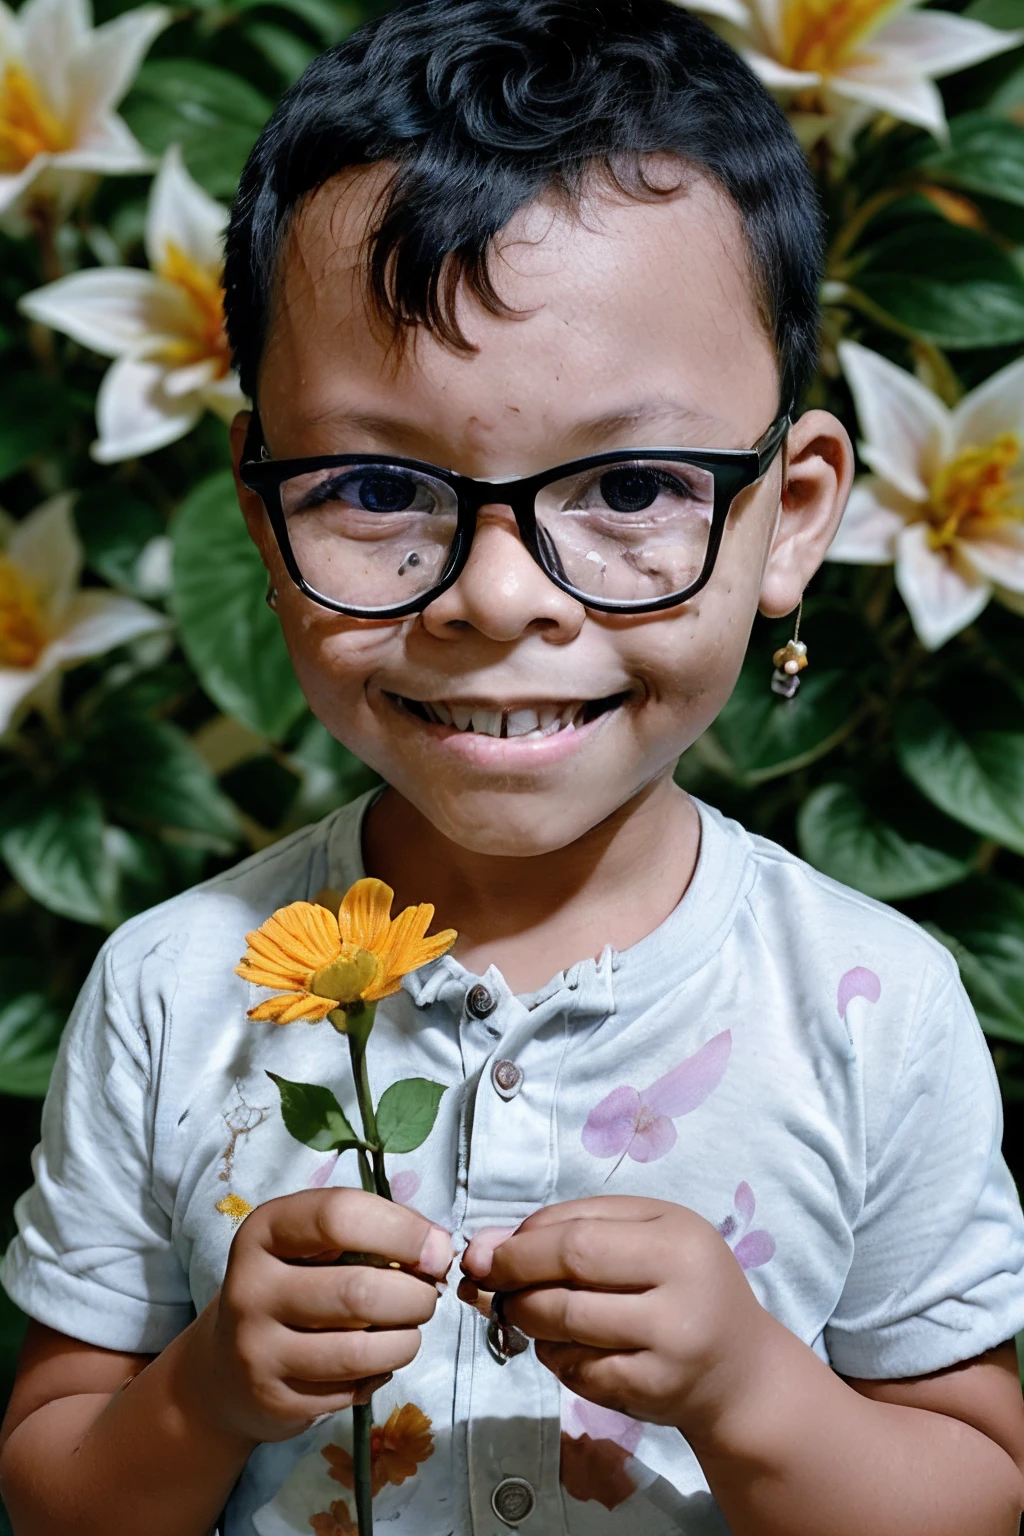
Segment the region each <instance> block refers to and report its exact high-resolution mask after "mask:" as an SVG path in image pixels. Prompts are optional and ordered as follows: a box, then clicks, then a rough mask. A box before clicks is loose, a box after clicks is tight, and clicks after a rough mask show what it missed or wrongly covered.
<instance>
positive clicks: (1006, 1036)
mask: <svg viewBox="0 0 1024 1536" xmlns="http://www.w3.org/2000/svg"><path fill="white" fill-rule="evenodd" d="M928 912H929V914H930V918H929V920H928V921H926V922H925V927H926V928H928V929H930V931H931V932H932V933H933V934H934V935H935V937H936V938H938V939H941V940H942V942H943V943H944V944H945V945H946V947H947V948H948V949H950V950H951V951H952V953H953V954H954V955H955V956H956V960H957V964H958V965H959V967H960V974H961V976H962V978H963V983H964V986H965V987H966V988H967V991H968V992H969V993H970V997H971V1002H972V1003H973V1004H974V1007H975V1009H976V1011H977V1014H978V1018H979V1020H980V1021H981V1025H982V1028H983V1029H984V1030H985V1033H986V1034H989V1035H994V1036H996V1037H997V1038H998V1039H1002V1040H1016V1041H1018V1042H1020V1043H1024V891H1022V890H1020V888H1019V887H1018V886H1015V885H1011V884H1010V883H1009V882H1008V881H1006V880H996V879H993V878H992V877H991V876H985V875H978V876H976V877H974V878H973V879H971V880H969V881H967V882H966V883H965V884H964V885H962V886H957V888H956V890H955V891H947V892H944V893H943V895H942V896H941V897H937V898H936V899H935V900H934V901H932V902H929V905H928Z"/></svg>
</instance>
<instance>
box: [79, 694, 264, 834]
mask: <svg viewBox="0 0 1024 1536" xmlns="http://www.w3.org/2000/svg"><path fill="white" fill-rule="evenodd" d="M83 766H84V768H85V771H86V772H91V774H92V776H93V780H94V783H95V786H96V789H97V791H98V792H99V794H100V795H101V796H102V798H103V800H104V802H105V803H106V805H107V806H108V807H109V809H110V810H111V811H112V812H113V813H114V815H116V816H117V817H122V816H124V817H127V818H128V819H129V820H130V821H135V822H138V823H140V824H141V825H142V826H144V827H149V828H155V827H178V828H181V829H182V830H183V831H187V832H198V833H202V834H204V835H205V836H206V837H207V838H209V839H211V840H212V842H213V843H214V845H215V846H216V847H218V848H219V849H221V850H222V851H224V852H229V851H230V850H231V848H232V847H233V846H234V845H235V844H236V843H237V841H238V835H239V828H238V818H237V816H236V814H235V810H234V807H233V806H232V804H231V801H230V800H229V799H228V798H227V796H226V795H223V794H221V792H220V790H219V789H218V788H217V782H216V780H215V779H214V777H213V775H212V773H211V772H210V770H209V769H208V768H207V766H206V764H205V763H204V762H203V760H202V758H201V757H200V756H199V754H198V753H197V752H196V750H195V748H194V747H193V746H192V743H191V742H190V741H189V739H188V737H187V736H186V735H185V732H184V731H183V730H181V729H180V728H179V727H178V726H176V725H172V724H171V722H170V721H169V720H147V719H144V718H141V717H140V718H136V719H134V720H133V719H131V718H126V717H124V716H121V715H118V716H117V717H115V718H114V719H111V720H103V719H101V721H100V722H99V724H98V726H97V728H96V729H95V730H94V731H93V732H92V733H91V734H90V736H89V737H88V739H87V742H86V749H85V756H84V758H83Z"/></svg>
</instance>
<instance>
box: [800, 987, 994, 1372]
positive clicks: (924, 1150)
mask: <svg viewBox="0 0 1024 1536" xmlns="http://www.w3.org/2000/svg"><path fill="white" fill-rule="evenodd" d="M876 1055H877V1060H876V1061H875V1062H874V1064H872V1062H871V1060H870V1051H866V1056H867V1057H868V1058H869V1059H868V1060H867V1061H866V1065H865V1074H864V1096H865V1120H866V1137H867V1142H866V1144H867V1167H866V1171H865V1172H866V1177H865V1200H864V1205H863V1209H862V1211H861V1215H860V1218H859V1220H858V1222H857V1223H856V1226H855V1230H854V1252H853V1259H852V1263H851V1266H850V1270H849V1273H848V1275H847V1278H846V1283H845V1286H844V1288H843V1292H842V1295H841V1297H840V1300H839V1304H838V1306H837V1307H836V1309H835V1311H834V1313H833V1316H832V1317H831V1319H830V1321H829V1324H828V1325H827V1327H826V1329H825V1345H826V1348H827V1349H828V1353H829V1358H830V1360H831V1362H832V1364H833V1366H834V1367H835V1369H836V1370H837V1371H840V1372H841V1373H842V1374H843V1375H846V1376H858V1377H863V1378H866V1379H875V1380H878V1379H885V1378H890V1377H891V1378H897V1377H907V1376H917V1375H925V1374H927V1373H928V1372H930V1371H938V1370H943V1369H945V1368H946V1367H948V1366H951V1365H955V1364H957V1363H959V1362H960V1361H962V1360H969V1359H971V1358H972V1357H973V1356H975V1355H979V1354H981V1353H982V1352H983V1351H984V1350H987V1349H992V1348H993V1347H994V1346H995V1345H997V1344H1001V1343H1003V1342H1004V1341H1005V1340H1007V1339H1009V1338H1012V1337H1013V1335H1014V1334H1015V1333H1017V1332H1018V1331H1019V1330H1020V1329H1021V1328H1024V1217H1022V1215H1021V1207H1020V1200H1019V1197H1018V1195H1017V1190H1016V1188H1015V1186H1014V1182H1013V1179H1012V1178H1011V1176H1010V1172H1009V1169H1008V1168H1007V1166H1006V1163H1005V1162H1004V1160H1003V1157H1002V1153H1001V1140H1002V1127H1003V1122H1002V1106H1001V1102H1000V1097H999V1087H998V1083H997V1080H996V1074H995V1069H994V1067H993V1065H992V1059H991V1056H990V1054H989V1051H988V1047H987V1045H986V1043H985V1038H984V1036H983V1034H982V1032H981V1029H980V1026H979V1025H978V1022H977V1019H976V1018H975V1015H974V1011H973V1009H972V1008H971V1005H970V1003H969V1001H968V999H967V996H966V994H965V992H964V990H963V987H962V986H961V984H960V981H959V978H958V977H957V976H956V975H955V974H954V975H952V976H949V975H947V976H946V977H944V978H939V979H938V981H937V984H933V985H931V986H930V987H929V986H927V985H925V986H923V987H922V994H921V1001H920V1004H919V1007H918V1009H917V1017H916V1019H915V1020H914V1021H913V1024H912V1026H911V1028H910V1030H909V1031H908V1034H907V1044H906V1047H905V1050H904V1053H903V1059H902V1061H899V1060H895V1061H894V1058H893V1056H892V1055H891V1054H890V1055H889V1056H888V1059H886V1053H885V1051H884V1050H880V1051H879V1052H877V1053H876ZM883 1076H888V1077H889V1079H890V1080H889V1081H882V1080H880V1079H881V1078H882V1077H883Z"/></svg>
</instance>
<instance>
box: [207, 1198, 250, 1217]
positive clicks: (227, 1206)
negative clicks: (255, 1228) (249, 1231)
mask: <svg viewBox="0 0 1024 1536" xmlns="http://www.w3.org/2000/svg"><path fill="white" fill-rule="evenodd" d="M216 1209H217V1210H218V1211H220V1213H221V1215H222V1216H230V1217H231V1220H232V1221H244V1220H245V1218H246V1217H247V1216H248V1214H249V1212H250V1211H254V1210H255V1209H256V1207H255V1206H254V1205H250V1204H249V1202H248V1200H243V1199H242V1197H241V1195H225V1196H224V1198H223V1200H218V1201H217V1205H216Z"/></svg>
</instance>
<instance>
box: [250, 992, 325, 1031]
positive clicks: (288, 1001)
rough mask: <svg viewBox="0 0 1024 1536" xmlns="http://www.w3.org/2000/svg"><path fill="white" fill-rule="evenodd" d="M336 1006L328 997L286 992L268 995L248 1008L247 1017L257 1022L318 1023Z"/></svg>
mask: <svg viewBox="0 0 1024 1536" xmlns="http://www.w3.org/2000/svg"><path fill="white" fill-rule="evenodd" d="M336 1007H337V1004H336V1003H335V1002H334V1001H333V1000H332V999H331V998H329V997H313V996H311V994H310V993H308V992H286V993H282V994H280V995H279V996H277V997H268V998H267V1000H266V1002H264V1003H258V1004H257V1005H256V1007H255V1008H250V1009H249V1013H248V1017H249V1018H250V1019H253V1020H254V1021H255V1022H256V1023H257V1024H263V1023H268V1022H269V1023H271V1024H294V1023H295V1022H296V1020H298V1019H307V1020H308V1021H309V1023H310V1024H318V1023H319V1022H320V1020H321V1019H326V1017H327V1015H328V1014H329V1013H330V1011H331V1009H332V1008H336Z"/></svg>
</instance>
